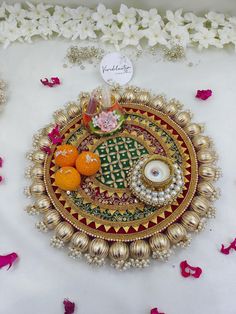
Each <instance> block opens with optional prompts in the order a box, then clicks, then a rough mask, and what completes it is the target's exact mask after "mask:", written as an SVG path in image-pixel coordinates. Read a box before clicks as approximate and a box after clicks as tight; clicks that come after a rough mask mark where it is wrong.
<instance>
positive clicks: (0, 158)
mask: <svg viewBox="0 0 236 314" xmlns="http://www.w3.org/2000/svg"><path fill="white" fill-rule="evenodd" d="M2 166H3V159H2V157H0V168H2Z"/></svg>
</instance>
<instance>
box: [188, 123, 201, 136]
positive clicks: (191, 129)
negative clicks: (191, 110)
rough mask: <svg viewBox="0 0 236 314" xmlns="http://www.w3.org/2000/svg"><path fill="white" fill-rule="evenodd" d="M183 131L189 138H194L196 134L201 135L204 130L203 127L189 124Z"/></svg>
mask: <svg viewBox="0 0 236 314" xmlns="http://www.w3.org/2000/svg"><path fill="white" fill-rule="evenodd" d="M184 129H185V131H186V132H187V134H188V135H189V136H190V137H192V136H195V135H198V134H200V133H202V132H203V130H204V127H203V125H201V124H197V123H190V124H188V125H187V126H186V127H185V128H184Z"/></svg>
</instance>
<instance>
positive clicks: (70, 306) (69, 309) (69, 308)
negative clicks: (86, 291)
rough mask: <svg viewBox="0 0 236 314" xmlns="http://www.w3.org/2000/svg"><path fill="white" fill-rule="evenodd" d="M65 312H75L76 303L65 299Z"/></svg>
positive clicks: (66, 313)
mask: <svg viewBox="0 0 236 314" xmlns="http://www.w3.org/2000/svg"><path fill="white" fill-rule="evenodd" d="M63 304H64V309H65V312H64V314H73V313H74V311H75V303H74V302H71V301H70V300H68V299H65V300H64V301H63Z"/></svg>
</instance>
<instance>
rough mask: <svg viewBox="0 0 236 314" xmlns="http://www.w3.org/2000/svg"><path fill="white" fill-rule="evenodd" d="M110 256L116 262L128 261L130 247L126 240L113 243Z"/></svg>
mask: <svg viewBox="0 0 236 314" xmlns="http://www.w3.org/2000/svg"><path fill="white" fill-rule="evenodd" d="M109 256H110V258H111V259H112V260H113V261H114V262H118V261H126V260H127V259H128V257H129V247H128V245H127V244H126V243H124V242H115V243H113V244H112V245H111V247H110V250H109Z"/></svg>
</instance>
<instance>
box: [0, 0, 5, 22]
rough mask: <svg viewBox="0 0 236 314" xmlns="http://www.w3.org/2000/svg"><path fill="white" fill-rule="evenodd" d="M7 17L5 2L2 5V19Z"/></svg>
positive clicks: (0, 14) (0, 13)
mask: <svg viewBox="0 0 236 314" xmlns="http://www.w3.org/2000/svg"><path fill="white" fill-rule="evenodd" d="M5 17H6V3H5V2H3V3H2V5H1V6H0V19H1V18H5Z"/></svg>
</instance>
